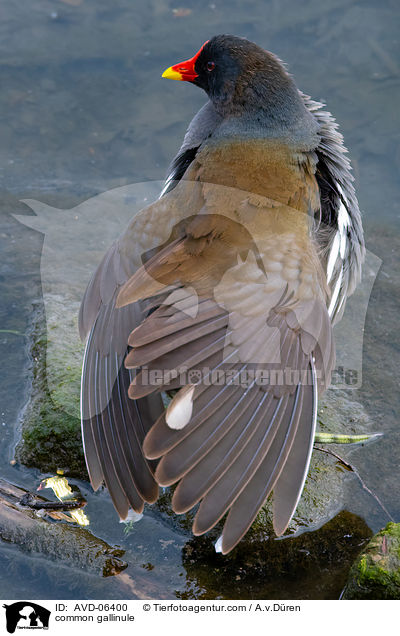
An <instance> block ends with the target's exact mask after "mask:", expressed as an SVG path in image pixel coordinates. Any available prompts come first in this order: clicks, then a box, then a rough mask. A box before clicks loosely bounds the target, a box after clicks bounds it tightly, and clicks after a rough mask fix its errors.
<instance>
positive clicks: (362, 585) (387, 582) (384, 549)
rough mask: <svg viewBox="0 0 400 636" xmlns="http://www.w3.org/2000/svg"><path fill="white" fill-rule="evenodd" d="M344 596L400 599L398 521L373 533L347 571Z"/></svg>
mask: <svg viewBox="0 0 400 636" xmlns="http://www.w3.org/2000/svg"><path fill="white" fill-rule="evenodd" d="M343 598H344V599H400V523H388V525H387V526H386V528H384V529H383V530H381V531H380V532H378V533H377V534H376V535H374V536H373V537H372V539H371V541H370V542H369V543H368V545H367V546H366V547H365V549H364V550H363V552H362V553H361V554H360V556H359V557H358V559H357V561H356V562H355V563H354V565H353V567H352V568H351V570H350V575H349V579H348V582H347V585H346V588H345V591H344V593H343Z"/></svg>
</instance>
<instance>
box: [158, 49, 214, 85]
mask: <svg viewBox="0 0 400 636" xmlns="http://www.w3.org/2000/svg"><path fill="white" fill-rule="evenodd" d="M207 42H208V40H207ZM207 42H204V44H203V46H202V47H201V49H200V51H198V52H197V53H196V55H195V56H194V57H191V58H190V60H186V61H185V62H179V64H175V65H174V66H170V67H169V68H167V70H165V71H164V73H163V74H162V77H166V78H167V79H174V80H181V81H186V82H192V81H193V80H194V79H196V77H198V74H197V73H196V71H195V69H194V67H195V64H196V62H197V58H198V57H199V55H200V53H201V52H202V50H203V48H204V46H205V45H206V44H207Z"/></svg>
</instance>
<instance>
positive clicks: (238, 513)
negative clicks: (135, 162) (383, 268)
mask: <svg viewBox="0 0 400 636" xmlns="http://www.w3.org/2000/svg"><path fill="white" fill-rule="evenodd" d="M210 217H211V220H210V222H212V223H218V218H217V217H215V216H214V215H210ZM199 223H200V222H197V223H196V220H195V221H194V222H192V223H191V224H189V226H188V228H187V232H186V234H185V235H184V236H182V237H181V238H180V239H177V240H175V241H174V242H171V243H170V244H169V245H168V246H167V247H165V248H164V249H162V250H161V251H160V252H159V253H158V254H156V255H154V256H153V257H152V258H151V259H150V260H149V261H148V262H147V263H146V265H145V266H144V267H143V268H141V269H140V270H138V271H137V272H136V273H135V274H134V275H133V276H132V277H131V279H130V280H129V281H128V282H127V283H126V284H125V286H124V287H123V288H122V290H121V292H120V294H119V298H118V300H117V304H118V305H120V306H121V305H124V306H129V305H127V303H129V302H130V301H135V302H138V301H139V300H140V299H141V298H142V299H143V298H144V297H145V296H146V289H147V290H149V291H150V293H153V292H154V291H157V289H158V287H157V286H158V284H159V283H160V281H162V282H163V283H164V284H169V286H170V288H171V286H172V287H174V288H175V291H174V292H173V294H175V297H176V298H178V292H180V294H179V300H177V302H175V303H171V302H169V303H168V304H165V305H163V306H160V307H158V308H157V309H156V310H155V311H153V312H152V313H151V314H150V315H149V316H148V317H147V318H146V319H145V320H144V321H143V322H142V324H141V325H139V326H138V327H137V328H136V329H135V330H134V331H133V332H132V334H131V335H130V338H129V343H130V345H131V346H132V350H131V351H130V353H129V355H128V356H127V358H126V361H125V364H126V366H127V367H128V368H129V369H130V370H134V371H137V372H138V375H137V376H136V377H135V378H134V380H133V382H132V383H131V386H130V389H129V394H130V396H131V397H132V398H133V399H139V398H141V397H142V396H143V395H152V394H154V393H157V392H159V391H162V390H168V389H169V388H179V387H182V388H181V390H180V391H179V392H178V393H177V395H176V396H175V397H174V398H173V400H172V402H171V404H170V406H169V407H168V409H167V411H166V412H165V413H163V414H162V415H161V416H160V417H159V418H158V420H157V421H156V423H155V424H154V426H153V427H152V428H151V430H150V431H149V433H148V434H147V436H146V438H145V440H144V446H143V449H144V452H145V455H146V457H147V458H148V459H150V460H158V465H157V468H156V472H155V477H156V480H157V482H158V483H159V484H160V485H162V486H169V485H171V484H173V483H178V485H177V488H176V490H175V493H174V497H173V509H174V510H175V512H177V513H182V512H185V511H187V510H189V509H191V508H192V507H193V506H194V505H196V504H197V503H199V502H200V506H199V509H198V511H197V513H196V517H195V520H194V524H193V532H194V534H203V533H204V532H207V531H208V530H209V529H211V528H212V527H213V526H214V525H215V524H216V523H217V522H218V521H219V520H220V519H221V518H222V517H223V516H224V515H225V514H226V513H228V515H227V518H226V521H225V525H224V530H223V535H222V551H223V552H224V553H227V552H229V551H230V550H231V549H232V548H233V547H234V546H235V545H236V544H237V543H238V542H239V541H240V539H241V537H242V536H243V535H244V534H245V533H246V532H247V530H248V528H249V527H250V525H251V523H252V522H253V520H254V518H255V516H256V515H257V512H258V511H259V509H260V507H261V506H262V505H263V503H264V501H265V499H266V498H267V497H268V495H269V494H270V492H271V491H272V490H273V489H274V527H275V531H276V532H277V534H282V533H283V532H284V530H285V529H286V527H287V525H288V523H289V521H290V518H291V516H292V514H293V512H294V510H295V508H296V505H297V502H298V499H299V497H300V494H301V491H302V488H303V485H304V481H305V478H306V475H307V471H308V466H309V461H310V457H311V450H312V445H313V438H314V431H315V422H316V408H317V393H318V382H319V383H320V385H321V387H324V386H325V385H326V384H327V383H328V382H329V375H330V371H331V369H332V366H333V362H334V352H333V341H332V333H331V324H330V320H329V316H328V313H327V310H326V307H325V303H324V301H323V298H319V297H316V298H315V299H314V300H304V301H302V300H301V299H297V300H296V301H295V300H294V299H293V298H292V297H293V293H291V292H290V288H289V283H288V282H287V281H286V280H284V279H282V281H281V286H280V288H279V289H277V290H276V292H277V294H276V296H274V295H273V294H271V290H270V288H269V287H268V281H269V279H267V275H266V273H265V271H263V270H262V269H261V268H260V267H259V266H258V264H257V260H256V256H255V255H254V258H250V256H249V257H248V259H247V260H246V261H242V260H241V259H239V260H238V254H237V253H236V254H235V253H234V250H233V249H230V248H231V247H232V246H231V244H230V243H229V240H228V237H229V236H230V234H229V232H230V231H231V230H232V229H233V230H234V229H235V228H234V226H232V225H231V224H230V223H228V224H226V219H223V221H221V225H220V226H219V231H215V232H210V227H209V223H207V222H205V221H204V220H203V219H201V227H204V236H202V235H201V234H200V232H199ZM210 237H211V238H210ZM203 238H207V240H203ZM243 240H244V239H243ZM243 240H242V241H241V243H240V246H241V247H243ZM196 241H197V245H196V246H195V245H194V243H195V242H196ZM277 243H278V244H279V240H278V241H277ZM292 253H293V252H292ZM218 255H222V256H221V260H220V261H219V265H220V267H222V269H223V270H224V271H223V272H222V273H221V275H220V276H219V280H218V281H217V283H216V280H215V268H216V266H214V268H213V269H212V271H208V270H207V268H206V264H207V263H209V262H210V259H211V260H212V258H213V256H214V257H215V258H217V256H218ZM203 256H204V258H203ZM224 258H225V260H223V259H224ZM278 258H279V255H278ZM190 260H192V261H193V269H192V267H191V263H190ZM215 263H216V261H215ZM182 264H183V265H184V267H181V265H182ZM266 268H267V274H268V273H269V270H268V267H267V265H266ZM275 269H276V268H275ZM244 270H246V272H245V271H244ZM273 270H274V263H270V271H271V273H272V271H273ZM195 271H200V276H199V282H200V283H201V284H200V286H199V287H198V288H197V289H198V291H199V293H198V294H196V293H193V288H191V289H189V288H188V287H187V285H186V286H185V276H188V278H189V280H190V281H191V282H193V281H194V283H193V284H194V288H195V290H196V280H195V278H194V272H195ZM303 273H304V272H303ZM300 276H301V272H300V270H299V277H300ZM260 277H261V281H260ZM207 278H210V285H209V286H208V285H207ZM146 280H147V281H149V280H154V281H156V283H155V287H152V286H151V284H149V283H148V284H147V285H146V284H143V283H144V281H146ZM243 280H246V288H245V292H246V297H247V302H246V303H245V306H244V311H242V309H241V307H242V305H241V302H242V297H243V290H244V284H243ZM182 281H183V284H182ZM290 284H291V285H293V286H294V288H296V289H297V288H298V284H297V283H293V281H292V282H291V283H290ZM215 285H216V287H215ZM212 289H214V293H212V292H211V290H212ZM217 292H218V293H217ZM216 296H219V297H220V298H226V299H228V300H227V302H226V303H225V306H223V304H224V303H223V304H221V303H218V302H216V299H215V297H216ZM272 298H276V300H275V302H272V300H271V299H272ZM166 300H168V299H166ZM271 303H272V305H273V306H271ZM183 308H184V311H182V309H183ZM274 352H275V353H276V354H278V358H279V361H278V362H275V356H274V355H273V354H274ZM271 359H273V360H274V361H272V362H270V361H269V360H271ZM254 360H255V362H253V361H254ZM316 367H318V370H319V378H318V381H317V377H316V371H315V370H316ZM283 370H285V373H286V375H285V376H283V375H282V371H283ZM276 373H278V380H276V375H275V374H276ZM292 374H294V375H292ZM156 380H157V381H156Z"/></svg>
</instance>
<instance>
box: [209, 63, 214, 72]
mask: <svg viewBox="0 0 400 636" xmlns="http://www.w3.org/2000/svg"><path fill="white" fill-rule="evenodd" d="M214 69H215V62H207V71H209V72H210V73H211V71H213V70H214Z"/></svg>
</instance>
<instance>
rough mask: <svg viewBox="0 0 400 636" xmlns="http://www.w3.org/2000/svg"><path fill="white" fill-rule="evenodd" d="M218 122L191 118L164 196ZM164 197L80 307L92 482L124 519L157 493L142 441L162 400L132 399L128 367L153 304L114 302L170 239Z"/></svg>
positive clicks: (127, 237) (112, 252) (98, 275)
mask: <svg viewBox="0 0 400 636" xmlns="http://www.w3.org/2000/svg"><path fill="white" fill-rule="evenodd" d="M218 123H219V120H218V116H217V114H216V113H215V111H214V108H213V107H212V105H211V103H210V102H209V103H207V104H206V105H205V106H204V107H203V108H202V109H201V110H200V111H199V113H198V114H197V115H196V116H195V118H194V119H193V121H192V122H191V124H190V126H189V128H188V131H187V133H186V136H185V139H184V142H183V145H182V148H181V150H180V151H179V153H178V155H177V157H176V159H175V160H174V162H173V164H172V167H171V169H170V173H169V176H168V178H167V180H166V184H165V188H164V190H163V192H162V195H165V194H167V192H169V191H170V190H172V189H173V187H174V186H175V185H176V183H177V181H179V180H180V179H181V177H182V176H183V174H184V172H185V170H186V169H187V167H188V166H189V165H190V163H191V161H192V159H193V158H194V157H195V155H196V152H197V149H198V147H199V146H200V145H201V143H202V141H203V140H204V139H205V138H207V137H208V136H209V135H210V134H211V132H212V131H213V130H214V129H215V127H216V126H217V125H218ZM164 199H165V197H163V201H162V202H161V201H160V202H158V203H157V202H156V203H155V204H154V205H152V206H149V208H147V209H145V210H142V212H141V213H140V214H139V215H138V217H136V218H135V219H134V220H133V221H132V222H131V224H130V226H129V227H128V229H127V231H126V232H125V233H124V234H123V235H122V237H121V238H120V239H119V240H118V241H116V242H115V243H114V244H113V245H112V246H111V247H110V249H109V250H108V252H107V253H106V255H105V256H104V258H103V260H102V262H101V263H100V265H99V267H98V268H97V270H96V272H95V273H94V275H93V276H92V279H91V281H90V282H89V285H88V287H87V290H86V292H85V295H84V298H83V300H82V304H81V308H80V313H79V331H80V335H81V338H82V339H86V338H87V346H86V350H85V356H84V361H83V368H82V383H81V419H82V436H83V443H84V451H85V458H86V464H87V468H88V472H89V477H90V481H91V484H92V486H93V488H94V489H95V490H97V489H98V488H99V486H100V485H101V484H102V483H103V482H104V483H105V484H106V486H107V488H108V490H109V492H110V495H111V498H112V500H113V503H114V505H115V508H116V509H117V511H118V513H119V515H120V517H121V518H125V517H126V515H127V512H128V509H129V507H132V508H133V509H134V510H136V511H138V512H140V511H141V510H142V509H143V502H144V501H147V502H153V501H155V500H156V499H157V495H158V485H157V483H156V482H155V480H154V477H153V469H154V466H153V463H152V462H149V461H148V460H146V459H145V458H144V456H143V453H142V443H143V440H144V437H145V435H146V433H147V431H148V430H149V427H150V426H151V425H152V424H153V422H154V421H155V420H156V419H157V418H158V416H159V415H160V413H161V412H162V410H163V404H162V400H161V397H160V395H159V394H154V395H151V396H145V397H143V398H142V399H139V400H135V401H132V400H130V399H129V397H128V387H129V385H130V383H131V381H132V380H133V376H132V373H130V372H129V371H128V370H127V369H126V368H125V367H124V365H123V361H124V358H125V356H126V354H127V342H128V336H129V334H130V332H131V331H132V329H134V328H135V327H136V326H137V325H139V324H140V323H141V322H142V321H143V320H144V318H145V316H146V314H147V312H148V310H147V309H145V308H143V306H142V304H141V303H135V304H131V305H129V307H124V308H121V309H119V308H117V307H116V306H115V301H116V297H117V295H118V292H119V290H120V288H121V286H122V285H123V284H124V283H125V282H126V280H127V279H128V278H129V277H130V276H131V275H132V274H133V273H134V272H135V271H136V269H137V268H138V267H140V265H141V255H142V254H143V253H145V252H147V251H148V250H149V249H150V248H151V247H152V246H153V247H156V246H158V245H160V244H161V243H162V242H163V241H164V240H165V239H166V238H167V236H168V234H169V232H170V227H171V225H172V224H173V223H175V218H174V215H175V214H179V213H180V212H179V211H177V210H174V205H173V202H172V204H170V203H168V202H165V203H164ZM155 217H156V218H157V220H156V221H155V222H153V221H154V219H155ZM149 227H150V228H151V230H150V236H149V231H148V228H149ZM157 232H158V233H159V234H157ZM163 232H164V233H163Z"/></svg>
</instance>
